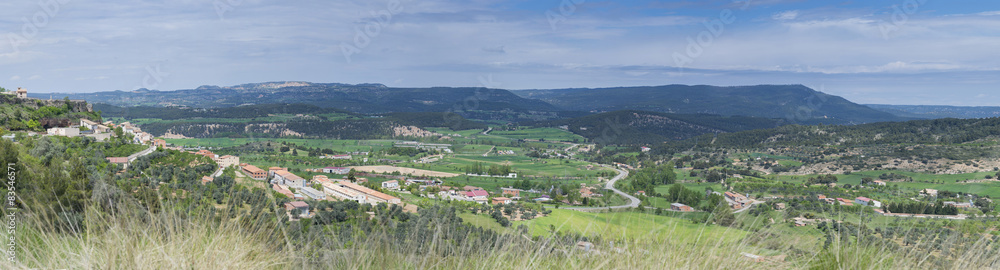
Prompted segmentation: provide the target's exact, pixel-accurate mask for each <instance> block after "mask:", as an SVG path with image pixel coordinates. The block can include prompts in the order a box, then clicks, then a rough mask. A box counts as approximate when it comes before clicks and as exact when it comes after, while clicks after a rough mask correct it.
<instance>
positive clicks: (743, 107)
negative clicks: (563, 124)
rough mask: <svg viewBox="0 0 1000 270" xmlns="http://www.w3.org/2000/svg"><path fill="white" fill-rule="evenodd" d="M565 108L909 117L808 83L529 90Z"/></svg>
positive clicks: (864, 119) (796, 118) (812, 118)
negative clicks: (887, 111)
mask: <svg viewBox="0 0 1000 270" xmlns="http://www.w3.org/2000/svg"><path fill="white" fill-rule="evenodd" d="M514 93H516V94H518V95H520V96H522V97H525V98H533V99H540V100H543V101H546V102H549V103H551V104H553V105H556V106H559V107H560V108H563V109H565V110H577V111H598V112H600V111H616V110H643V111H655V112H667V113H681V114H698V113H703V114H717V115H742V116H756V117H764V118H783V119H787V120H789V121H792V122H795V123H802V124H813V123H825V124H859V123H870V122H879V121H901V120H907V118H904V117H899V116H896V115H893V114H890V113H886V112H882V111H878V110H875V109H872V108H869V107H866V106H863V105H858V104H855V103H853V102H850V101H848V100H846V99H844V98H842V97H839V96H833V95H829V94H825V93H822V92H818V91H815V90H813V89H810V88H809V87H805V86H803V85H757V86H736V87H720V86H709V85H665V86H648V87H615V88H598V89H589V88H588V89H556V90H523V91H514Z"/></svg>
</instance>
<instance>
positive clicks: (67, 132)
mask: <svg viewBox="0 0 1000 270" xmlns="http://www.w3.org/2000/svg"><path fill="white" fill-rule="evenodd" d="M46 133H48V134H49V135H53V136H66V137H76V136H80V128H79V127H60V128H50V129H49V130H47V132H46Z"/></svg>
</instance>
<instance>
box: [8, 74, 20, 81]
mask: <svg viewBox="0 0 1000 270" xmlns="http://www.w3.org/2000/svg"><path fill="white" fill-rule="evenodd" d="M20 79H21V76H19V75H14V76H11V77H10V80H11V81H17V80H20Z"/></svg>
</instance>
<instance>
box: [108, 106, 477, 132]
mask: <svg viewBox="0 0 1000 270" xmlns="http://www.w3.org/2000/svg"><path fill="white" fill-rule="evenodd" d="M96 107H97V108H98V109H99V110H101V111H102V112H103V114H104V115H106V116H107V117H109V118H115V119H121V120H122V121H131V122H132V123H133V124H137V125H139V126H140V127H141V128H142V129H143V130H144V131H146V132H149V133H150V134H153V135H155V136H163V135H165V134H167V133H170V134H175V135H181V136H185V137H191V138H216V137H230V138H244V137H258V138H260V137H267V138H274V137H308V138H331V139H388V138H393V137H405V136H426V135H427V133H419V134H413V133H412V131H409V129H412V128H408V127H415V128H426V127H448V128H453V129H455V130H463V129H485V128H486V125H484V124H482V123H478V122H474V121H470V120H468V119H465V118H464V117H462V116H461V115H458V114H455V113H440V112H419V113H391V114H386V115H371V116H368V115H362V114H358V113H353V112H349V111H344V110H341V109H336V108H322V107H318V106H315V105H309V104H278V103H275V104H260V105H246V106H238V107H225V108H208V109H202V108H189V107H183V108H180V107H168V108H160V107H149V106H140V107H118V106H113V105H107V104H99V105H97V106H96ZM401 128H402V129H403V130H400V129H401Z"/></svg>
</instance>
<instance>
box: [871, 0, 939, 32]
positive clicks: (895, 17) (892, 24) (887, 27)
mask: <svg viewBox="0 0 1000 270" xmlns="http://www.w3.org/2000/svg"><path fill="white" fill-rule="evenodd" d="M925 3H927V0H906V2H903V5H902V6H900V5H892V15H890V16H889V21H888V22H886V21H885V20H879V21H878V29H879V31H881V32H882V38H883V39H885V40H889V37H890V36H891V35H892V33H894V32H897V31H899V30H900V29H901V28H902V27H903V25H905V24H906V23H907V22H908V21H909V20H910V15H913V14H916V13H917V11H919V10H920V6H922V5H924V4H925Z"/></svg>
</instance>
